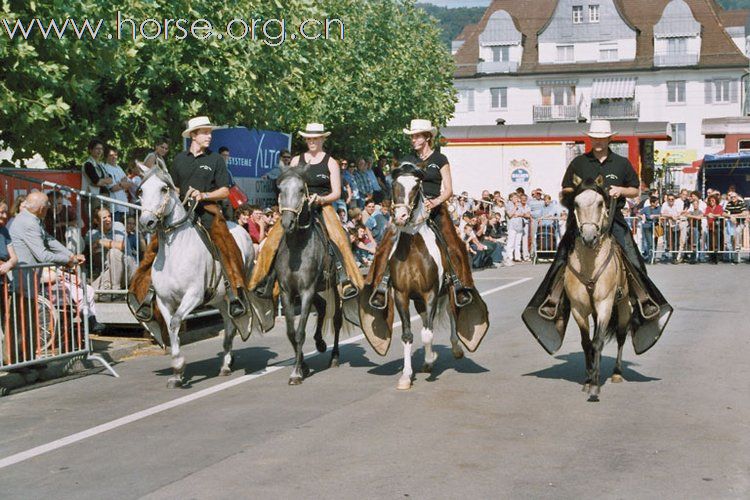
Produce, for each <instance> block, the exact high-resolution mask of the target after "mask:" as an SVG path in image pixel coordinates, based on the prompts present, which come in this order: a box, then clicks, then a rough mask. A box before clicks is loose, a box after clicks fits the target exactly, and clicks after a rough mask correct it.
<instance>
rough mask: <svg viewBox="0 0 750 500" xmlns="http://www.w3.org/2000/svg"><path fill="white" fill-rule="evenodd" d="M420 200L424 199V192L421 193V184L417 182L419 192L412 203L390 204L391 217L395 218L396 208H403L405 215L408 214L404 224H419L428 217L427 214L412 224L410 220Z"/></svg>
mask: <svg viewBox="0 0 750 500" xmlns="http://www.w3.org/2000/svg"><path fill="white" fill-rule="evenodd" d="M420 199H424V192H423V191H422V182H421V181H420V182H419V191H418V192H417V196H415V197H414V202H413V203H411V204H409V203H392V204H391V216H393V217H395V216H396V209H397V208H405V209H406V210H407V213H408V214H409V219H408V220H407V221H406V224H410V223H411V224H413V225H415V224H421V223H422V222H424V221H425V220H427V218H428V217H429V212H427V213H425V215H424V216H423V217H422V219H421V220H417V221H414V222H412V220H411V218H412V217H413V216H414V209H415V208H417V204H418V203H419V200H420Z"/></svg>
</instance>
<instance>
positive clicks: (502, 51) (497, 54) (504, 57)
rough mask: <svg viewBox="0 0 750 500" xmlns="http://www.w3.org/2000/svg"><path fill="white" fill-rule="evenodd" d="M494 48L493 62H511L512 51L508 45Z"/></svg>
mask: <svg viewBox="0 0 750 500" xmlns="http://www.w3.org/2000/svg"><path fill="white" fill-rule="evenodd" d="M491 48H492V62H505V61H510V50H509V47H508V46H507V45H504V46H502V47H491Z"/></svg>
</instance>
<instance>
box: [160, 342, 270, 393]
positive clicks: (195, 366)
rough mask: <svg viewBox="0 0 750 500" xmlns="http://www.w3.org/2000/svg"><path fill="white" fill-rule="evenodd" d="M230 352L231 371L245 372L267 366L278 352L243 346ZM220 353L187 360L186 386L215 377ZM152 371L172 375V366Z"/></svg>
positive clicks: (217, 371)
mask: <svg viewBox="0 0 750 500" xmlns="http://www.w3.org/2000/svg"><path fill="white" fill-rule="evenodd" d="M232 353H233V354H234V363H233V364H232V371H233V372H234V371H237V370H242V369H244V371H245V374H250V373H253V372H256V371H258V370H262V369H263V368H265V367H266V366H268V362H269V361H271V360H272V359H274V358H276V357H277V356H278V354H276V353H275V352H273V351H271V350H269V349H268V348H267V347H245V348H244V349H236V350H234V351H232ZM222 354H223V353H222V352H217V353H216V356H215V357H213V358H208V359H202V360H198V361H193V362H192V363H191V362H188V363H187V366H186V367H185V379H186V382H187V384H186V387H189V386H192V385H193V384H197V383H201V382H203V381H204V380H206V379H210V378H217V377H218V376H219V368H221V356H222ZM154 373H156V374H157V375H160V376H162V377H164V376H167V377H169V376H171V375H172V368H171V367H169V366H166V367H165V368H163V369H161V370H155V371H154Z"/></svg>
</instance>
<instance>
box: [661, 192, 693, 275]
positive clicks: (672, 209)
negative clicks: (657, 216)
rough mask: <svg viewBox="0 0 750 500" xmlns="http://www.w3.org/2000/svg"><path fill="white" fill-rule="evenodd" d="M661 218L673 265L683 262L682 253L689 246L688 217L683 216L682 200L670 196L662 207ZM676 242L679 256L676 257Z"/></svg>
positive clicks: (667, 249) (666, 246) (666, 248)
mask: <svg viewBox="0 0 750 500" xmlns="http://www.w3.org/2000/svg"><path fill="white" fill-rule="evenodd" d="M661 218H662V220H663V221H664V223H665V227H664V237H665V238H666V244H665V250H666V251H667V252H670V253H671V254H672V255H671V258H672V263H673V264H677V263H679V262H682V253H683V252H684V251H685V245H686V244H687V229H688V222H687V216H685V215H684V214H683V210H682V200H679V202H678V200H676V199H675V195H673V194H668V195H667V201H666V202H665V203H664V204H663V205H662V206H661ZM675 242H678V245H677V250H676V252H677V255H676V256H675V254H674V252H675Z"/></svg>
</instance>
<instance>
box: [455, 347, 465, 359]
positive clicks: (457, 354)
mask: <svg viewBox="0 0 750 500" xmlns="http://www.w3.org/2000/svg"><path fill="white" fill-rule="evenodd" d="M463 357H464V351H462V350H461V349H458V350H455V351H453V359H461V358H463Z"/></svg>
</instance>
